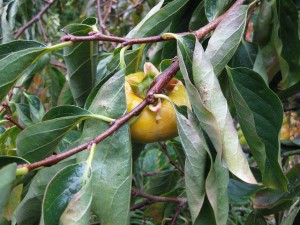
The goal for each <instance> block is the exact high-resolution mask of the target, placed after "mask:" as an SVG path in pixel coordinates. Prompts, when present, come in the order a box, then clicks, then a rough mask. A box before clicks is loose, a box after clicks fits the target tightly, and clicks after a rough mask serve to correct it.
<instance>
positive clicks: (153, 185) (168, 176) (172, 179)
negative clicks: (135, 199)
mask: <svg viewBox="0 0 300 225" xmlns="http://www.w3.org/2000/svg"><path fill="white" fill-rule="evenodd" d="M152 162H153V161H152ZM179 178H180V176H179V175H178V172H177V171H164V172H161V173H158V174H155V175H153V176H150V177H149V178H148V179H147V183H146V185H145V187H144V190H145V192H146V193H148V194H151V195H158V196H159V195H163V194H165V193H168V192H170V191H172V190H173V189H174V188H175V187H176V184H177V182H178V180H179Z"/></svg>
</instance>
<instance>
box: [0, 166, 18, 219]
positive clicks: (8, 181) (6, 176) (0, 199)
mask: <svg viewBox="0 0 300 225" xmlns="http://www.w3.org/2000/svg"><path fill="white" fill-rule="evenodd" d="M16 169H17V164H16V163H12V164H9V165H7V166H5V167H3V168H2V169H1V170H0V177H1V180H2V181H1V183H0V193H1V195H0V215H2V212H3V209H4V208H3V207H4V205H5V203H6V202H7V200H8V198H9V193H10V191H11V188H12V184H13V181H14V180H15V178H16Z"/></svg>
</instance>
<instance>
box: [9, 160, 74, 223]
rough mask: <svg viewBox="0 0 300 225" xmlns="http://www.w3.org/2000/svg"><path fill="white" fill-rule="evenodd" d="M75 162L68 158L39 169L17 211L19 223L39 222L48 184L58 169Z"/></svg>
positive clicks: (16, 216)
mask: <svg viewBox="0 0 300 225" xmlns="http://www.w3.org/2000/svg"><path fill="white" fill-rule="evenodd" d="M73 163H75V159H70V158H69V159H68V160H65V161H62V162H60V163H58V164H56V165H53V166H51V167H46V168H43V169H41V170H39V171H38V173H37V174H36V175H35V176H34V178H33V179H32V181H31V183H30V186H29V189H28V192H27V193H26V195H25V197H24V198H23V199H22V201H21V202H20V204H19V206H18V208H17V209H16V211H15V218H16V221H17V224H18V225H32V224H38V223H39V220H40V217H41V210H42V201H43V196H44V192H45V189H46V186H47V184H48V183H49V182H50V180H51V179H52V177H54V175H55V174H56V173H57V172H58V171H60V170H61V169H63V168H65V167H66V166H67V165H70V164H73Z"/></svg>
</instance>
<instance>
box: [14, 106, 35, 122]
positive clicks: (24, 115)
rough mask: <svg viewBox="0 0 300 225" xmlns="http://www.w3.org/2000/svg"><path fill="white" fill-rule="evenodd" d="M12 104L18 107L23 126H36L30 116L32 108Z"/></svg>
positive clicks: (19, 118)
mask: <svg viewBox="0 0 300 225" xmlns="http://www.w3.org/2000/svg"><path fill="white" fill-rule="evenodd" d="M10 104H12V105H14V106H15V107H16V111H17V113H18V120H19V123H20V124H21V125H23V126H25V127H28V126H31V125H33V124H34V123H33V122H32V119H31V116H30V108H29V105H28V104H24V103H14V102H10Z"/></svg>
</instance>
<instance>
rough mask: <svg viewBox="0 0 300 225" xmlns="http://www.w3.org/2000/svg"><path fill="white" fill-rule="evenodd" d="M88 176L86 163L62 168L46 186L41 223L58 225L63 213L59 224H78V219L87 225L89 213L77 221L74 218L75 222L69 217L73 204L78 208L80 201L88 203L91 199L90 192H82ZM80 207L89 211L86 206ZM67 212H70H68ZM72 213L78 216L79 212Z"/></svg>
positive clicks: (89, 174)
mask: <svg viewBox="0 0 300 225" xmlns="http://www.w3.org/2000/svg"><path fill="white" fill-rule="evenodd" d="M90 176H91V168H90V166H89V165H88V164H87V163H85V162H83V163H77V164H73V165H69V166H67V167H65V168H63V169H62V170H60V171H59V172H58V173H57V174H56V175H55V176H54V177H53V178H52V180H51V181H50V183H49V184H48V185H47V188H46V192H45V195H44V199H43V206H42V221H43V222H44V224H45V225H57V224H59V221H60V217H61V215H62V214H63V213H64V212H65V213H64V214H63V218H62V221H60V222H61V223H60V224H66V223H65V222H70V223H69V224H78V223H76V222H80V219H83V221H84V222H85V223H83V224H87V223H86V222H88V219H89V212H85V213H84V212H83V214H86V213H87V215H83V217H81V218H78V221H76V219H75V218H74V220H75V221H70V218H69V216H71V214H72V210H74V208H73V207H74V206H72V205H73V204H75V205H76V207H80V206H79V205H78V203H79V202H80V201H83V200H87V201H88V202H90V200H91V199H89V198H90V196H91V190H89V193H88V192H85V191H84V189H85V185H88V183H89V182H90V181H89V180H90ZM88 186H90V185H88ZM88 186H87V187H88ZM80 191H82V192H80ZM82 195H83V196H82ZM76 198H79V202H76ZM81 203H84V202H81ZM85 203H86V202H85ZM69 204H71V205H69ZM81 207H82V208H81V210H83V211H85V210H87V211H89V210H88V208H89V206H88V205H81ZM86 207H87V208H86ZM65 210H67V211H65ZM68 210H70V211H69V212H68ZM69 213H70V214H69ZM74 213H77V216H78V215H79V214H78V213H79V212H73V214H74ZM79 217H80V216H79ZM86 219H87V220H86ZM73 222H74V223H73Z"/></svg>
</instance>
